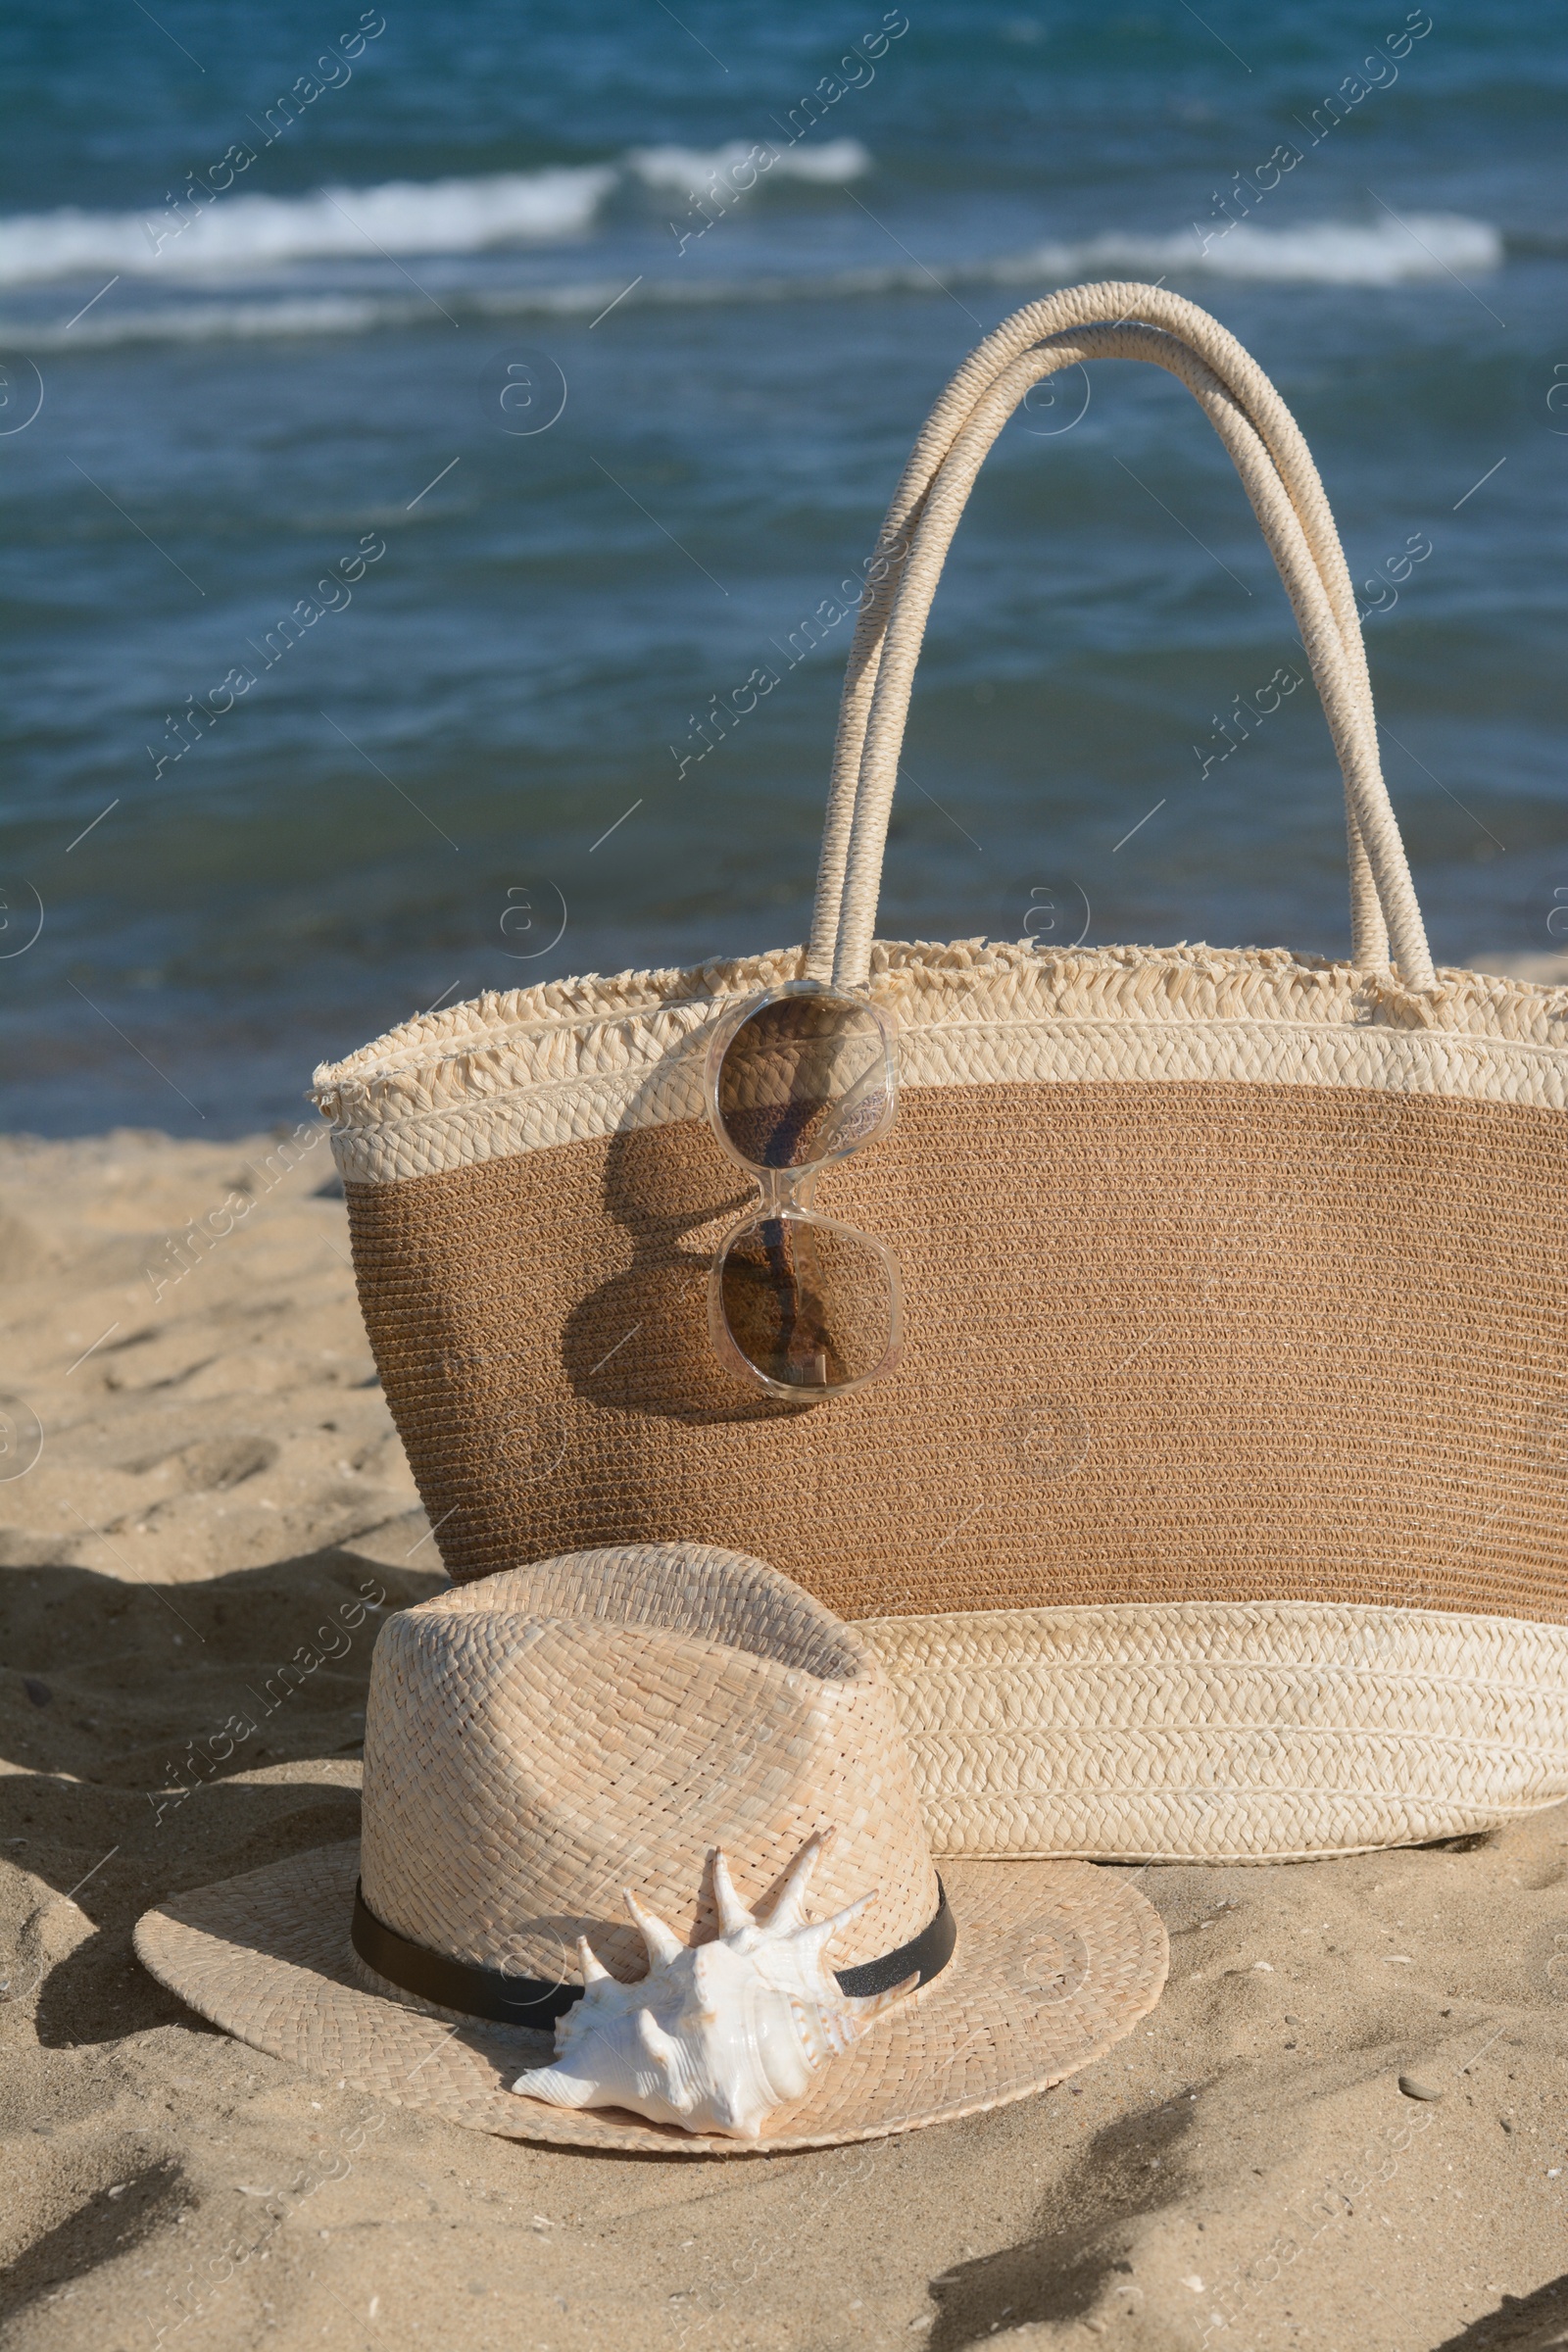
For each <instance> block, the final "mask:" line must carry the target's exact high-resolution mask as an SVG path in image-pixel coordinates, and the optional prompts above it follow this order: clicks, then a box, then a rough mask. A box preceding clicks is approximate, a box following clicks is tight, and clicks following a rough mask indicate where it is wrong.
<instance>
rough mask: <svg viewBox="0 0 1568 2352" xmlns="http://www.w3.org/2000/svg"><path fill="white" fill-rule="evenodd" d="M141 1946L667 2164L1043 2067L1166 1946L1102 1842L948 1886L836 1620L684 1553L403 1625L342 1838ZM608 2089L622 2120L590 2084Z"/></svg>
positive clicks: (953, 2098)
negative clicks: (1083, 1853)
mask: <svg viewBox="0 0 1568 2352" xmlns="http://www.w3.org/2000/svg"><path fill="white" fill-rule="evenodd" d="M944 1882H945V1884H944ZM628 1894H629V1896H630V1902H629V1903H628V1900H627V1896H628ZM579 1939H582V1940H579ZM136 1949H137V1952H138V1953H139V1955H140V1957H141V1959H142V1960H143V1962H144V1963H145V1965H146V1966H147V1967H148V1968H149V1969H150V1970H151V1971H152V1973H153V1975H154V1976H155V1977H157V1978H158V1979H159V1980H160V1981H161V1982H162V1983H163V1984H165V1985H169V1986H170V1987H171V1988H172V1990H173V1991H174V1992H176V1993H178V1994H179V1995H180V1997H181V1998H182V1999H183V2000H184V2001H186V2002H187V2003H188V2004H189V2006H190V2007H191V2008H193V2009H196V2010H198V2011H199V2012H200V2013H201V2014H202V2015H203V2016H204V2017H208V2018H211V2019H212V2020H213V2022H214V2023H215V2024H217V2025H220V2026H221V2027H223V2028H224V2029H225V2030H226V2031H227V2032H229V2033H231V2034H237V2035H238V2036H239V2037H240V2038H241V2039H242V2040H244V2041H248V2042H251V2043H253V2044H254V2045H255V2047H257V2048H258V2049H263V2050H267V2051H270V2053H271V2054H272V2055H273V2056H274V2057H278V2058H285V2059H288V2060H291V2061H292V2062H293V2063H295V2064H296V2065H299V2066H302V2067H305V2068H306V2069H308V2070H309V2071H310V2072H312V2073H315V2074H320V2075H323V2076H330V2077H332V2078H334V2079H339V2078H344V2077H346V2078H347V2079H348V2080H349V2081H350V2082H353V2083H354V2084H355V2085H356V2087H357V2088H360V2089H363V2090H365V2091H367V2092H368V2093H369V2094H370V2095H371V2096H374V2097H382V2098H387V2099H391V2100H395V2101H397V2102H399V2103H401V2104H403V2105H407V2106H420V2107H428V2108H432V2109H434V2110H435V2111H436V2112H437V2113H439V2114H441V2115H444V2116H445V2117H447V2118H448V2119H449V2120H450V2121H452V2122H454V2123H462V2124H467V2125H469V2126H471V2127H472V2128H473V2129H474V2130H476V2131H495V2132H500V2133H502V2134H504V2135H506V2136H508V2137H511V2138H516V2139H546V2140H559V2141H563V2142H565V2143H567V2144H570V2145H572V2146H576V2147H590V2148H591V2147H599V2148H622V2149H645V2150H657V2151H659V2152H662V2153H664V2154H674V2155H694V2154H719V2153H724V2154H733V2153H736V2152H738V2151H744V2150H746V2149H748V2148H750V2149H760V2150H761V2151H764V2152H766V2151H768V2150H773V2149H784V2148H807V2147H820V2146H824V2145H828V2144H831V2143H833V2142H835V2141H839V2140H850V2139H870V2138H876V2137H879V2136H880V2135H882V2134H883V2133H886V2132H890V2131H910V2130H913V2129H915V2128H917V2127H919V2126H921V2125H924V2124H933V2123H937V2122H940V2121H942V2120H943V2119H944V2118H947V2117H952V2116H959V2115H971V2114H976V2113H979V2112H981V2111H982V2110H984V2109H986V2108H989V2107H997V2106H1001V2105H1003V2104H1004V2103H1005V2102H1006V2101H1007V2100H1009V2099H1017V2098H1023V2097H1025V2096H1027V2095H1028V2094H1029V2093H1030V2092H1032V2091H1037V2090H1043V2089H1045V2088H1046V2087H1047V2086H1048V2085H1049V2084H1050V2083H1053V2082H1059V2081H1060V2080H1061V2078H1062V2077H1063V2076H1065V2075H1070V2074H1073V2073H1075V2072H1076V2071H1077V2069H1078V2068H1080V2067H1082V2066H1086V2065H1088V2064H1089V2062H1090V2061H1091V2060H1092V2059H1094V2058H1097V2057H1099V2056H1100V2055H1101V2054H1102V2053H1103V2051H1104V2050H1105V2049H1107V2048H1108V2047H1109V2046H1110V2044H1111V2043H1112V2042H1114V2041H1116V2040H1118V2039H1119V2038H1120V2037H1121V2035H1122V2034H1126V2033H1127V2032H1128V2031H1129V2030H1130V2028H1131V2027H1132V2026H1133V2025H1134V2024H1135V2023H1136V2021H1137V2020H1138V2019H1139V2018H1141V2017H1143V2016H1144V2015H1146V2014H1147V2012H1148V2011H1149V2010H1151V2009H1152V2007H1153V2005H1154V2003H1155V2001H1156V2000H1157V1999H1158V1997H1159V1992H1160V1987H1161V1985H1162V1984H1163V1982H1164V1976H1165V1964H1166V1956H1167V1955H1166V1942H1165V1935H1164V1930H1163V1928H1162V1926H1161V1924H1160V1921H1159V1918H1158V1915H1157V1913H1156V1912H1155V1911H1154V1909H1153V1907H1152V1905H1151V1904H1150V1903H1149V1902H1147V1901H1146V1900H1145V1899H1144V1897H1143V1896H1142V1895H1140V1894H1139V1892H1138V1891H1137V1889H1136V1888H1134V1887H1131V1886H1129V1885H1127V1884H1125V1883H1124V1882H1123V1881H1121V1880H1119V1879H1117V1878H1114V1877H1112V1876H1111V1875H1110V1874H1109V1873H1108V1872H1105V1871H1103V1870H1098V1869H1096V1868H1094V1867H1093V1866H1092V1865H1090V1864H1088V1863H1085V1862H1075V1861H1063V1862H1038V1861H1037V1862H959V1863H954V1864H951V1865H950V1866H948V1867H947V1868H946V1869H945V1871H944V1874H943V1878H942V1879H940V1880H939V1878H938V1876H937V1873H936V1870H935V1867H934V1866H933V1862H932V1858H931V1851H930V1846H929V1842H928V1839H927V1835H926V1831H925V1828H924V1825H923V1823H922V1821H921V1817H920V1812H919V1808H918V1805H917V1802H916V1799H915V1794H914V1789H913V1783H912V1779H911V1774H910V1768H909V1762H908V1757H907V1753H906V1750H905V1747H904V1742H903V1740H902V1737H901V1735H900V1733H899V1730H898V1725H897V1720H896V1716H895V1711H894V1699H893V1694H892V1692H891V1691H890V1689H889V1687H888V1685H887V1684H886V1683H885V1682H884V1681H883V1679H882V1677H881V1675H880V1673H879V1672H878V1670H877V1668H876V1666H875V1664H874V1662H873V1661H872V1659H871V1657H870V1655H869V1654H868V1652H867V1651H866V1650H865V1648H864V1647H863V1646H862V1645H861V1643H860V1642H859V1640H858V1637H857V1635H856V1633H855V1631H854V1630H853V1629H852V1628H850V1627H848V1626H845V1625H843V1624H842V1623H840V1621H839V1620H838V1619H837V1618H836V1617H834V1616H833V1615H832V1614H831V1612H830V1611H829V1610H827V1609H826V1608H824V1607H823V1606H822V1604H821V1603H820V1602H818V1601H815V1600H813V1599H811V1598H810V1596H809V1594H807V1593H804V1592H802V1591H801V1590H800V1588H799V1587H798V1586H796V1585H794V1584H792V1583H791V1582H790V1581H789V1579H788V1578H787V1577H784V1576H781V1575H779V1574H778V1572H777V1571H776V1570H774V1569H772V1568H768V1567H766V1566H764V1565H763V1563H762V1562H761V1561H760V1560H755V1559H748V1558H746V1557H744V1556H742V1555H741V1554H739V1553H736V1552H726V1551H716V1550H712V1549H710V1548H708V1547H706V1546H702V1545H697V1544H641V1545H627V1546H620V1547H617V1548H615V1549H613V1550H606V1551H586V1552H575V1553H572V1554H569V1555H568V1556H566V1557H564V1558H561V1559H555V1560H546V1561H543V1562H541V1563H540V1564H539V1565H538V1566H537V1567H532V1568H517V1569H509V1570H506V1571H504V1572H502V1573H501V1574H499V1575H495V1576H490V1577H486V1578H484V1579H483V1580H482V1581H480V1582H478V1583H475V1584H470V1585H467V1586H464V1587H459V1588H457V1589H455V1590H454V1591H452V1592H448V1593H440V1594H438V1595H437V1596H436V1597H435V1598H434V1599H431V1600H427V1601H423V1602H421V1603H420V1604H419V1605H418V1606H417V1608H411V1609H407V1610H404V1611H402V1612H400V1613H399V1614H398V1615H397V1616H395V1617H393V1618H391V1619H390V1620H389V1621H388V1623H387V1624H386V1625H385V1626H384V1627H383V1628H382V1631H381V1634H380V1636H379V1639H378V1640H377V1642H376V1646H375V1655H374V1659H373V1662H372V1666H371V1672H370V1690H369V1697H368V1706H367V1721H366V1738H365V1807H364V1834H363V1838H362V1840H361V1841H360V1842H359V1843H351V1844H344V1845H334V1846H326V1847H322V1848H319V1850H317V1851H316V1852H314V1853H307V1854H304V1855H300V1856H296V1857H294V1858H293V1859H291V1860H289V1861H286V1862H280V1863H274V1864H272V1865H270V1867H269V1868H267V1869H265V1870H256V1871H251V1872H250V1873H248V1874H247V1875H246V1876H245V1877H244V1878H239V1879H229V1880H226V1881H224V1882H223V1883H222V1884H221V1885H219V1886H216V1887H202V1888H200V1889H199V1890H197V1891H196V1892H194V1893H191V1894H187V1895H181V1896H178V1897H176V1898H173V1899H172V1900H171V1901H169V1902H167V1903H164V1904H162V1905H160V1906H159V1907H158V1908H157V1909H156V1910H153V1911H149V1912H148V1913H147V1914H146V1916H145V1917H144V1918H143V1919H142V1921H141V1922H140V1924H139V1926H138V1928H137V1930H136ZM454 2025H455V2026H456V2027H457V2031H456V2032H454V2031H453V2030H452V2029H453V2027H454ZM558 2029H559V2030H558ZM558 2043H559V2045H560V2046H559V2054H558ZM519 2078H521V2079H522V2087H521V2088H520V2089H515V2088H514V2087H513V2086H514V2084H515V2083H517V2082H518V2081H519ZM617 2086H618V2088H619V2090H620V2093H621V2095H622V2096H623V2097H630V2098H640V2100H641V2105H640V2106H639V2107H638V2109H637V2110H636V2111H634V2110H633V2109H632V2108H630V2107H627V2106H624V2105H620V2104H614V2105H606V2104H603V2103H600V2102H602V2101H603V2100H604V2099H605V2098H607V2097H611V2096H613V2095H614V2093H615V2092H616V2090H617ZM584 2094H586V2095H589V2096H592V2097H593V2099H594V2101H595V2103H594V2104H591V2105H586V2104H577V2103H575V2102H576V2101H577V2100H578V2098H579V2097H580V2096H582V2095H584ZM683 2118H685V2119H687V2120H686V2121H685V2122H684V2123H683V2120H682V2119H683Z"/></svg>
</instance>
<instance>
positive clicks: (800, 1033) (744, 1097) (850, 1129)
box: [714, 994, 894, 1168]
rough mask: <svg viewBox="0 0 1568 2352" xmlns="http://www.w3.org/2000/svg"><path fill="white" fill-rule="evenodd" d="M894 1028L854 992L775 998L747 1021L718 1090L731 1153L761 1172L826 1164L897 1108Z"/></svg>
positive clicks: (723, 1060) (723, 1065)
mask: <svg viewBox="0 0 1568 2352" xmlns="http://www.w3.org/2000/svg"><path fill="white" fill-rule="evenodd" d="M893 1084H894V1074H893V1045H892V1033H891V1031H890V1029H889V1028H888V1026H887V1023H886V1021H885V1019H884V1017H883V1016H882V1015H881V1014H880V1013H879V1012H877V1011H876V1010H875V1009H873V1007H872V1006H871V1005H864V1004H861V1003H859V1002H858V1000H856V999H855V998H852V997H834V996H828V995H825V994H822V995H806V996H783V997H775V998H774V999H773V1000H772V1001H771V1003H768V1004H764V1005H759V1006H758V1008H757V1010H756V1011H755V1012H753V1013H750V1014H748V1016H747V1018H746V1019H745V1020H744V1021H743V1022H742V1023H741V1025H740V1027H739V1028H738V1029H737V1030H736V1032H735V1034H734V1036H733V1037H732V1038H731V1039H730V1041H729V1044H728V1045H727V1046H726V1047H725V1049H724V1052H723V1054H722V1055H721V1057H720V1059H719V1064H718V1069H717V1073H716V1083H715V1088H714V1093H715V1098H716V1108H717V1112H718V1118H719V1124H720V1126H721V1127H722V1129H723V1132H724V1134H725V1135H726V1136H727V1137H728V1139H729V1142H730V1146H731V1149H732V1150H733V1151H734V1152H736V1153H737V1154H738V1155H739V1156H740V1158H742V1159H743V1160H745V1161H746V1163H747V1165H748V1166H749V1167H754V1168H802V1167H810V1166H820V1165H821V1164H822V1163H823V1161H825V1160H830V1159H837V1158H840V1157H842V1156H843V1154H844V1153H845V1152H853V1151H855V1150H856V1148H857V1147H858V1145H860V1144H864V1143H869V1142H870V1141H871V1139H872V1137H873V1136H876V1135H879V1134H880V1133H881V1132H882V1130H883V1128H884V1127H885V1126H886V1125H887V1123H888V1120H889V1119H890V1117H891V1116H892V1111H893Z"/></svg>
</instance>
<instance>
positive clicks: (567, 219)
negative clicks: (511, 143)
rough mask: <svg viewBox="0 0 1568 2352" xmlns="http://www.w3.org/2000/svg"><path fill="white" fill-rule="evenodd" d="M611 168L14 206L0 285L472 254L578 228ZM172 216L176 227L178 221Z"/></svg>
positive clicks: (5, 229)
mask: <svg viewBox="0 0 1568 2352" xmlns="http://www.w3.org/2000/svg"><path fill="white" fill-rule="evenodd" d="M618 177H619V173H618V172H616V171H615V170H614V169H613V167H611V166H609V165H603V164H596V165H585V166H580V167H577V168H573V169H565V168H563V169H561V170H557V171H549V172H496V173H494V174H492V175H491V176H489V177H487V178H484V179H437V180H430V181H427V182H423V183H421V182H418V181H416V180H389V181H388V182H386V184H385V185H383V186H381V187H376V188H323V189H321V190H320V192H319V194H317V195H315V196H298V197H288V196H245V195H237V194H236V195H221V196H219V197H217V198H216V199H215V200H214V201H213V202H212V203H210V204H207V203H196V204H186V205H183V206H181V207H180V208H179V210H178V211H176V210H174V209H173V208H172V207H170V206H168V205H162V206H160V205H154V206H150V207H149V208H148V210H147V211H146V212H145V213H85V212H80V211H78V210H77V209H76V208H75V207H74V206H68V207H67V208H66V209H65V210H63V211H61V212H57V213H30V214H28V213H22V214H17V215H14V216H13V217H12V218H11V219H10V220H8V221H0V284H8V285H23V284H25V283H27V282H28V281H31V280H37V279H44V278H53V277H73V276H82V275H86V274H90V273H92V272H94V271H97V270H119V271H120V272H121V273H122V275H136V276H148V275H153V274H157V275H163V274H165V273H167V272H172V271H176V270H200V271H202V272H204V273H209V274H210V273H212V272H214V271H226V270H236V269H238V270H243V269H247V268H255V267H256V266H257V265H258V264H266V263H275V262H293V261H308V260H319V259H323V258H334V257H338V258H340V257H342V256H345V255H350V256H353V257H354V258H355V259H358V260H363V259H365V258H366V256H370V257H372V258H373V256H374V254H375V252H376V249H377V247H379V248H380V249H381V250H382V251H384V252H386V253H402V254H417V253H476V252H478V251H480V250H481V249H482V248H483V247H485V246H487V245H506V244H513V243H516V242H519V241H522V240H537V239H540V238H548V237H561V236H570V235H573V234H576V233H579V232H580V231H581V230H583V229H585V228H586V227H587V226H588V225H589V223H590V222H591V221H592V220H593V217H594V215H595V213H596V212H597V211H598V209H599V207H600V205H601V204H602V203H603V201H604V199H605V197H606V196H607V195H608V194H609V192H610V190H611V189H612V188H613V186H614V185H615V182H616V180H617V179H618ZM181 215H183V216H184V220H185V225H184V226H183V227H182V226H181V225H180V220H181Z"/></svg>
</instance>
